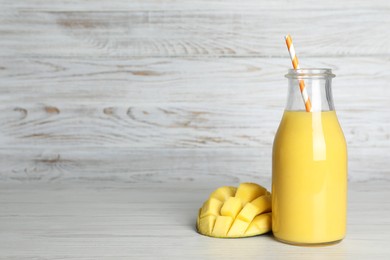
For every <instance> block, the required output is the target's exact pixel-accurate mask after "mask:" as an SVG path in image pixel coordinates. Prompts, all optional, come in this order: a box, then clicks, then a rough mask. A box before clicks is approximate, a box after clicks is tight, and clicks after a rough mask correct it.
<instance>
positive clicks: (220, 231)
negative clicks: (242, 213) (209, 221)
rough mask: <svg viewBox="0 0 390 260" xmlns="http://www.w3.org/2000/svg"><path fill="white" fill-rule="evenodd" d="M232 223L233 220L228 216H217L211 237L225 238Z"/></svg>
mask: <svg viewBox="0 0 390 260" xmlns="http://www.w3.org/2000/svg"><path fill="white" fill-rule="evenodd" d="M232 223H233V218H232V217H228V216H218V217H217V219H216V220H215V225H214V228H213V232H212V235H213V236H216V237H225V236H226V234H227V232H228V231H229V229H230V226H231V225H232Z"/></svg>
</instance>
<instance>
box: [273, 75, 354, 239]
mask: <svg viewBox="0 0 390 260" xmlns="http://www.w3.org/2000/svg"><path fill="white" fill-rule="evenodd" d="M294 80H295V79H292V81H294ZM296 80H299V79H296ZM306 81H308V82H309V80H306ZM290 85H291V86H290V87H292V88H294V87H295V83H294V82H292V84H290ZM308 85H309V86H308V87H309V88H310V87H313V86H314V87H316V88H321V85H323V87H324V88H326V87H325V85H326V84H325V85H324V84H314V85H313V86H312V85H310V84H308ZM328 87H329V88H330V85H328ZM291 91H295V90H294V89H292V90H291ZM318 92H321V93H330V95H331V91H328V92H327V91H322V90H320V89H317V90H314V89H310V90H309V93H310V94H311V95H310V97H311V99H312V103H313V108H314V111H311V112H306V111H304V109H300V108H294V107H291V106H290V107H289V105H288V106H287V107H286V110H285V111H284V114H283V118H282V120H281V123H280V125H279V128H278V131H277V133H276V135H275V139H274V144H273V152H272V230H273V233H274V236H275V238H276V239H278V240H281V241H283V242H287V243H292V244H298V245H310V244H326V243H332V242H336V241H340V240H342V239H343V238H344V236H345V233H346V214H347V212H346V210H347V147H346V142H345V138H344V135H343V132H342V130H341V127H340V124H339V121H338V119H337V116H336V112H335V111H334V109H333V100H332V97H331V96H330V98H329V97H326V95H327V94H325V97H322V98H321V99H320V100H321V102H322V103H323V104H320V105H319V104H316V102H317V101H318V99H317V101H315V100H316V98H315V97H314V96H313V93H314V94H315V93H318ZM290 94H291V93H289V95H290ZM289 98H290V97H289ZM328 100H330V101H331V102H328ZM289 102H290V101H288V104H289ZM290 103H291V102H290ZM324 103H327V104H328V106H324ZM319 107H321V108H322V109H318V108H319ZM324 107H327V108H325V109H323V108H324Z"/></svg>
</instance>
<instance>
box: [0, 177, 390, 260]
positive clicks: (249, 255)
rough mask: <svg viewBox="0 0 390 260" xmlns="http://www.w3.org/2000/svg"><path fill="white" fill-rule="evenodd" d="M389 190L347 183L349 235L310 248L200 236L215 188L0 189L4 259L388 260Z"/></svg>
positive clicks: (87, 186)
mask: <svg viewBox="0 0 390 260" xmlns="http://www.w3.org/2000/svg"><path fill="white" fill-rule="evenodd" d="M387 187H388V182H383V181H381V182H379V181H377V182H364V183H352V184H350V186H349V196H348V197H349V207H348V222H347V223H348V226H347V237H346V238H345V239H344V240H343V241H342V242H341V243H339V244H337V245H333V246H329V247H316V248H313V247H293V246H288V245H285V244H282V243H279V242H276V241H275V240H274V239H273V238H272V235H270V234H269V235H263V236H258V237H253V238H245V239H212V238H208V237H204V236H200V235H199V234H197V233H196V231H195V229H194V225H195V216H196V213H197V209H198V208H199V207H200V206H201V204H202V202H203V201H204V200H205V198H206V197H207V195H208V194H209V193H210V192H211V190H213V189H214V188H215V183H209V184H208V186H203V185H202V186H200V185H197V184H195V185H194V184H193V183H191V184H189V183H187V184H186V183H181V184H180V185H173V184H159V185H158V186H156V185H152V184H149V186H147V185H140V184H129V183H126V184H125V183H122V184H121V183H114V184H113V183H107V182H105V183H91V182H89V183H84V184H75V183H73V184H71V183H67V184H64V183H62V184H58V183H52V184H51V185H47V184H43V183H41V184H32V183H28V184H22V185H21V184H18V185H12V184H7V185H4V184H0V208H1V209H2V210H1V211H0V219H1V221H0V230H1V232H0V259H97V258H98V259H110V260H111V259H156V258H158V259H183V258H185V259H208V258H212V259H218V258H222V257H223V258H224V259H244V258H245V259H258V258H259V256H261V258H264V259H286V258H289V259H313V255H314V254H315V257H316V258H319V259H330V258H332V259H345V258H347V259H362V258H363V259H372V258H375V259H387V258H389V256H390V252H389V250H388V246H387V245H388V243H389V241H390V236H389V232H388V231H389V228H390V227H389V222H388V219H389V218H390V203H389V199H388V198H389V197H390V192H389V190H388V189H387Z"/></svg>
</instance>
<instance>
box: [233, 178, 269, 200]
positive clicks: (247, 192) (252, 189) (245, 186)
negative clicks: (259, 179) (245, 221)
mask: <svg viewBox="0 0 390 260" xmlns="http://www.w3.org/2000/svg"><path fill="white" fill-rule="evenodd" d="M266 192H267V189H266V188H264V187H263V186H260V185H258V184H256V183H241V184H240V186H238V188H237V192H236V195H235V197H237V198H240V199H241V200H242V201H243V202H244V204H246V203H247V202H250V201H252V200H254V199H256V198H257V197H259V196H261V195H264V194H265V193H266Z"/></svg>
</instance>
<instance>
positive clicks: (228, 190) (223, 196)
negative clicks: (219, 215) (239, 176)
mask: <svg viewBox="0 0 390 260" xmlns="http://www.w3.org/2000/svg"><path fill="white" fill-rule="evenodd" d="M236 190H237V188H236V187H231V186H223V187H220V188H218V189H216V190H215V191H213V192H212V193H211V194H210V198H215V199H217V200H219V201H225V200H227V199H228V198H229V197H234V194H236Z"/></svg>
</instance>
